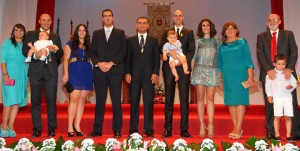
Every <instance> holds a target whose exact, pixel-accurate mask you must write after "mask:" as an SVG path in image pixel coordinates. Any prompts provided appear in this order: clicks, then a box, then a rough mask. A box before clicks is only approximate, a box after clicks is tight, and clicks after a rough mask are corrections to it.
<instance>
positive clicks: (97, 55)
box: [89, 9, 126, 138]
mask: <svg viewBox="0 0 300 151" xmlns="http://www.w3.org/2000/svg"><path fill="white" fill-rule="evenodd" d="M102 22H103V26H104V28H102V29H99V30H96V31H94V33H93V39H92V53H91V59H92V62H93V64H94V65H95V67H94V70H93V72H94V85H95V90H96V108H95V120H94V128H93V131H92V132H91V133H90V134H89V137H95V136H102V126H103V120H104V113H105V102H106V97H107V90H108V88H109V90H110V96H111V100H112V106H113V123H112V129H113V132H114V137H116V138H118V137H121V130H122V123H123V120H122V108H121V88H122V87H121V86H122V80H123V78H124V72H125V65H124V58H125V55H126V37H125V33H124V31H123V30H121V29H117V28H115V27H114V26H113V22H114V16H113V12H112V10H110V9H105V10H103V11H102Z"/></svg>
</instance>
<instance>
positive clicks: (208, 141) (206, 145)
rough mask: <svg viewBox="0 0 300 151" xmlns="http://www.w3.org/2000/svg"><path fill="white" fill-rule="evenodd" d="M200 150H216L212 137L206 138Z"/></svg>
mask: <svg viewBox="0 0 300 151" xmlns="http://www.w3.org/2000/svg"><path fill="white" fill-rule="evenodd" d="M200 148H201V149H200V151H216V146H215V144H214V142H213V141H212V140H211V139H208V138H207V139H204V140H203V141H202V143H201V145H200Z"/></svg>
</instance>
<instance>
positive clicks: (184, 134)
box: [180, 131, 192, 138]
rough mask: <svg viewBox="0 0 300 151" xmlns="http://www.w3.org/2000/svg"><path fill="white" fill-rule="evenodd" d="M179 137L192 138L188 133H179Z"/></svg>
mask: <svg viewBox="0 0 300 151" xmlns="http://www.w3.org/2000/svg"><path fill="white" fill-rule="evenodd" d="M180 136H181V137H187V138H189V137H192V135H191V134H190V133H189V132H188V131H181V132H180Z"/></svg>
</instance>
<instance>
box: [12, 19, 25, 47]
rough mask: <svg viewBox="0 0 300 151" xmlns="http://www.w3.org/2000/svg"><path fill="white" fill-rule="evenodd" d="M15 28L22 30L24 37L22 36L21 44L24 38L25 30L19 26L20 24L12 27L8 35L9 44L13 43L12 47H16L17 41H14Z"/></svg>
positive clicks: (22, 26)
mask: <svg viewBox="0 0 300 151" xmlns="http://www.w3.org/2000/svg"><path fill="white" fill-rule="evenodd" d="M15 28H17V29H21V30H23V32H24V35H23V37H22V42H23V41H24V39H25V36H26V29H25V27H24V25H22V24H20V23H19V24H15V25H14V27H13V29H12V31H11V34H10V40H11V42H12V43H13V45H14V46H15V47H17V41H16V37H15V33H14V32H15Z"/></svg>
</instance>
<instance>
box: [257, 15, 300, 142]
mask: <svg viewBox="0 0 300 151" xmlns="http://www.w3.org/2000/svg"><path fill="white" fill-rule="evenodd" d="M280 24H281V20H280V17H279V15H277V14H270V15H269V16H268V18H267V26H268V30H267V31H265V32H263V33H260V34H258V35H257V43H256V49H257V58H258V61H259V62H260V64H261V69H260V76H259V80H260V81H262V86H263V91H264V98H265V110H266V115H265V116H266V117H265V120H266V121H265V126H266V133H267V138H268V139H271V138H275V136H274V127H273V119H274V112H273V104H270V103H269V102H268V101H267V96H266V92H265V79H266V75H268V76H269V78H270V79H271V80H272V79H275V78H276V74H277V73H276V71H275V70H274V65H273V61H272V60H273V59H274V58H272V56H273V55H274V54H284V55H285V56H286V58H287V60H286V61H287V64H286V68H285V70H284V76H285V79H290V77H291V76H294V77H297V75H296V71H295V65H296V62H297V58H298V47H297V44H296V41H295V38H294V34H293V32H292V31H288V30H280V29H279V28H278V27H279V25H280ZM272 35H273V36H275V37H272ZM272 39H273V41H275V42H274V43H273V42H272ZM272 49H274V53H272ZM292 96H293V112H294V117H293V118H292V134H293V137H294V139H299V138H300V131H299V121H300V119H299V109H298V102H297V94H296V90H294V91H293V92H292Z"/></svg>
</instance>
